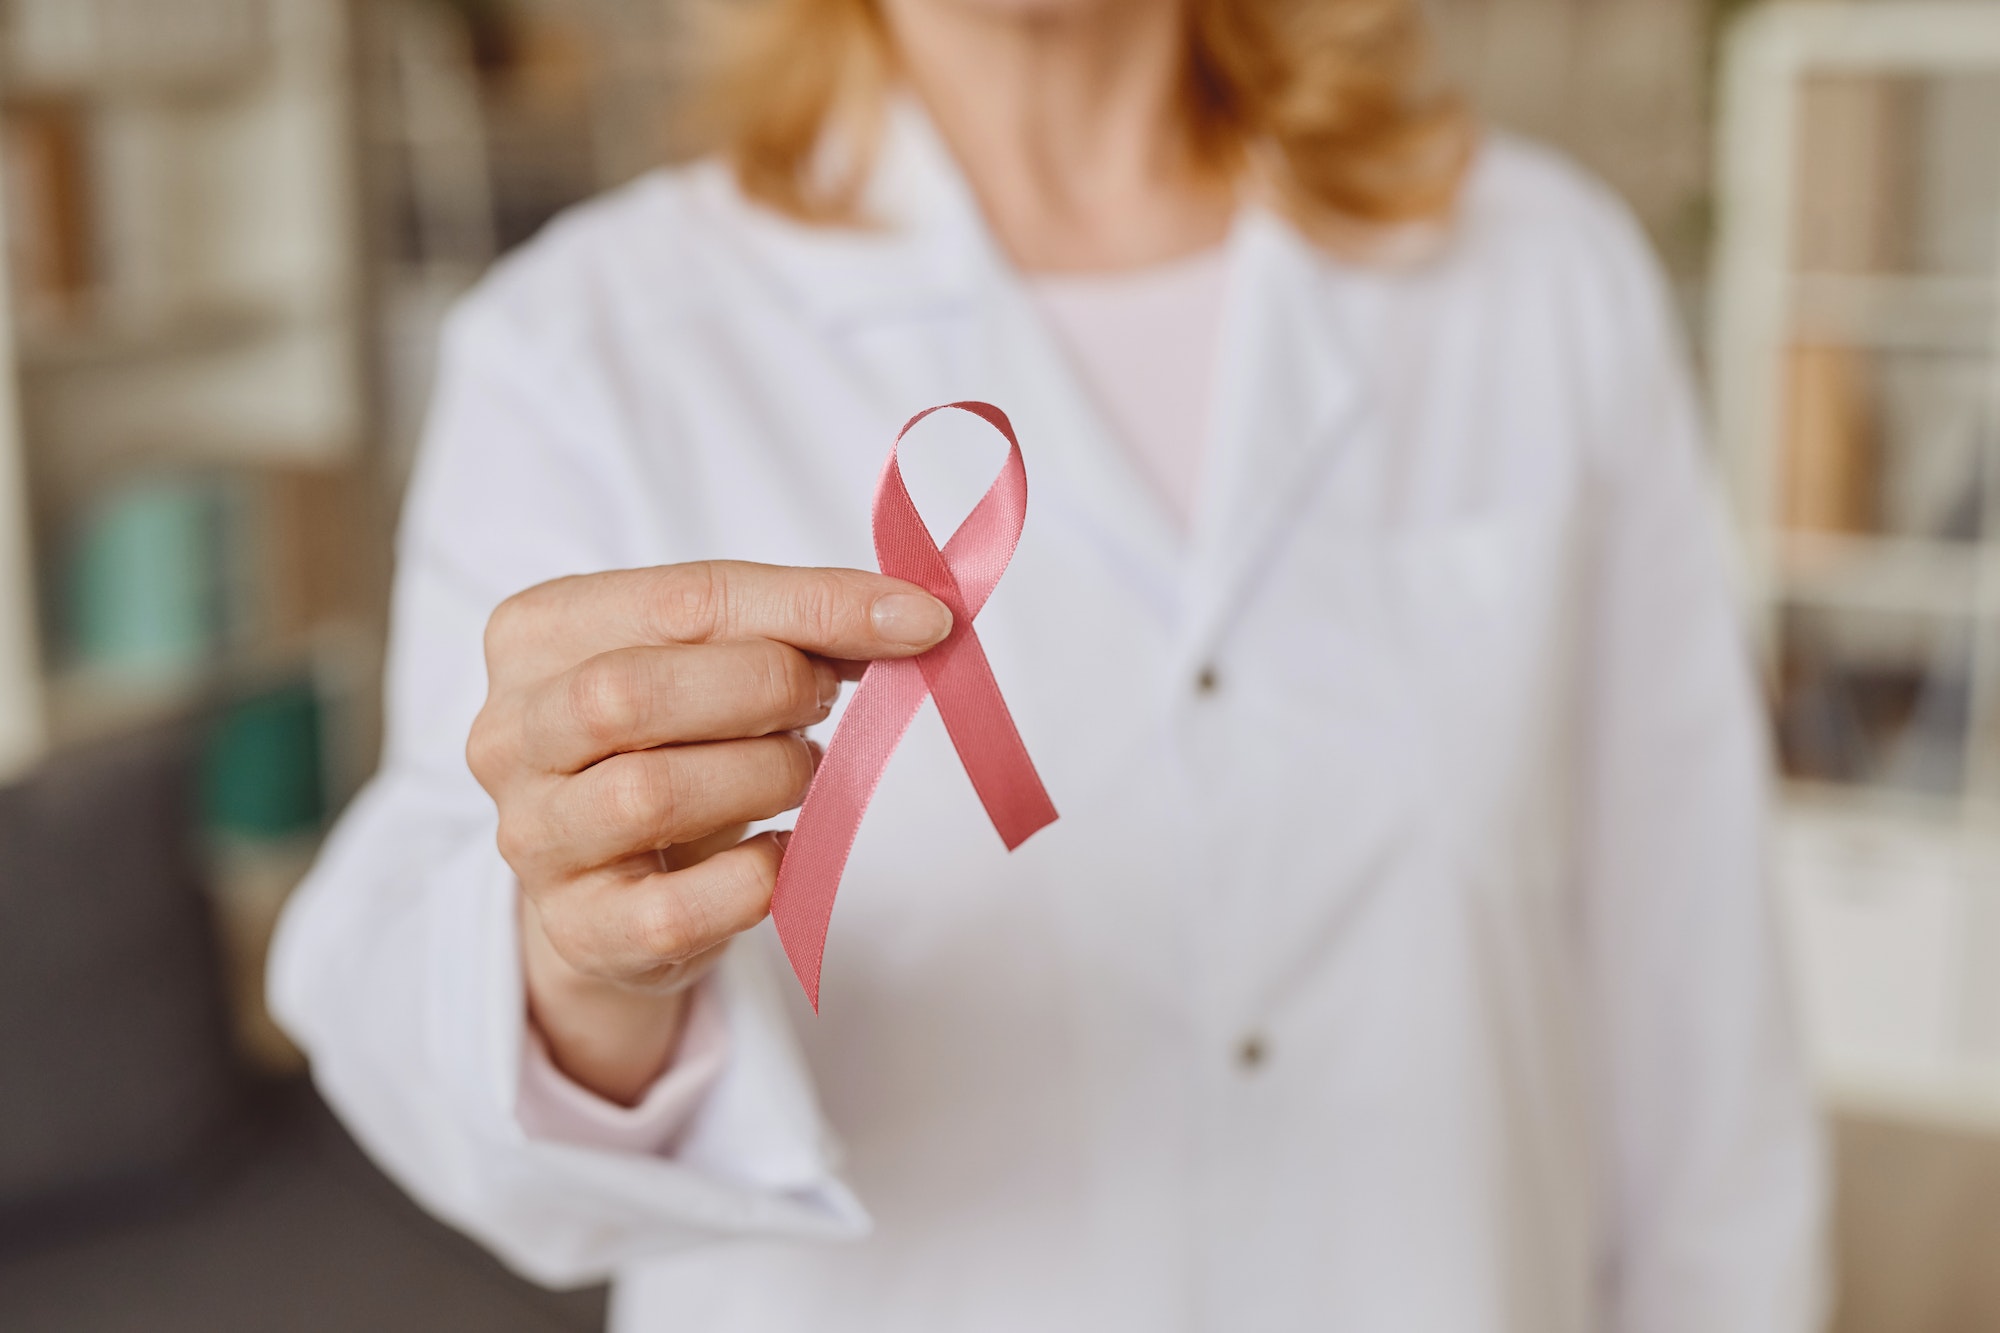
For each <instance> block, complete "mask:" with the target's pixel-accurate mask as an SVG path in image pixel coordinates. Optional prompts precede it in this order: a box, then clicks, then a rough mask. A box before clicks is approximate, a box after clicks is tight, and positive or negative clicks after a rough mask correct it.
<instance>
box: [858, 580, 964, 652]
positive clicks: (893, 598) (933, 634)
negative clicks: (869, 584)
mask: <svg viewBox="0 0 2000 1333" xmlns="http://www.w3.org/2000/svg"><path fill="white" fill-rule="evenodd" d="M870 617H871V618H872V619H873V620H874V622H875V633H876V634H877V635H879V636H880V637H881V639H882V641H883V642H885V643H899V644H905V645H907V646H909V647H912V648H928V647H929V646H930V645H931V644H934V643H936V642H938V641H939V640H941V639H942V638H944V636H945V635H947V634H949V633H951V612H950V611H949V610H947V609H946V607H945V604H944V603H943V602H940V601H939V600H938V599H937V598H935V597H926V596H925V595H924V594H922V593H920V592H892V593H888V594H886V595H884V596H881V597H877V598H876V599H875V606H874V608H873V610H872V611H871V612H870Z"/></svg>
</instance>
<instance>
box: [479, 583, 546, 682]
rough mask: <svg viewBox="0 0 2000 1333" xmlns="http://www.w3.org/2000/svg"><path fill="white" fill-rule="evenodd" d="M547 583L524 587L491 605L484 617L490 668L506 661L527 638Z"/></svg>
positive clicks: (538, 612)
mask: <svg viewBox="0 0 2000 1333" xmlns="http://www.w3.org/2000/svg"><path fill="white" fill-rule="evenodd" d="M549 586H550V585H548V584H546V583H538V584H536V585H535V586H534V587H532V588H523V589H522V590H521V591H520V592H517V593H515V594H514V595H513V596H511V597H509V598H507V599H506V600H505V601H503V602H501V603H500V605H498V606H496V607H494V608H493V614H492V615H490V616H488V617H487V618H486V635H485V648H486V663H487V666H488V668H489V669H490V668H492V667H493V666H494V665H495V664H497V663H502V662H505V661H506V660H507V659H508V658H509V657H510V656H512V655H513V653H514V652H515V650H516V649H517V648H518V647H520V646H521V645H522V644H523V643H524V642H525V641H526V640H527V638H528V637H529V635H530V634H531V633H532V630H533V626H534V624H535V622H536V620H537V619H539V617H540V608H541V604H542V602H543V600H544V598H545V596H546V594H545V592H544V590H545V589H546V588H548V587H549Z"/></svg>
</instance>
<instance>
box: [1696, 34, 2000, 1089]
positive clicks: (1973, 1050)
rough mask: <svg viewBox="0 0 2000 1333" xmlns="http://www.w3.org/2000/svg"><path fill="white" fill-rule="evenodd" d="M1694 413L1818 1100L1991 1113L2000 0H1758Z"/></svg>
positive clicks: (1998, 940) (1999, 528)
mask: <svg viewBox="0 0 2000 1333" xmlns="http://www.w3.org/2000/svg"><path fill="white" fill-rule="evenodd" d="M1721 116H1722V118H1721V125H1720V129H1721V133H1720V138H1719V153H1720V165H1719V175H1718V180H1717V187H1718V188H1717V196H1718V198H1717V203H1718V220H1719V224H1720V230H1719V232H1718V236H1717V243H1718V244H1717V253H1716V266H1715V274H1714V281H1713V285H1712V307H1711V314H1712V319H1713V324H1712V328H1711V332H1710V337H1709V340H1708V346H1707V353H1708V360H1709V368H1710V374H1711V381H1712V384H1713V388H1714V395H1715V407H1716V427H1717V429H1716V436H1717V442H1718V445H1719V447H1720V448H1721V450H1722V454H1723V463H1724V468H1725V472H1726V474H1727V476H1728V479H1729V481H1730V489H1731V492H1732V499H1733V502H1734V505H1735V508H1736V512H1737V516H1738V518H1739V520H1740V523H1741V531H1742V536H1743V543H1742V545H1743V549H1744V551H1745V553H1746V556H1747V560H1746V574H1747V579H1746V582H1745V587H1744V594H1745V597H1746V600H1747V603H1748V607H1749V611H1750V613H1751V615H1752V617H1753V620H1754V623H1755V624H1756V626H1757V629H1758V632H1759V637H1760V641H1761V645H1762V647H1763V649H1764V654H1765V660H1766V664H1767V668H1768V684H1769V690H1770V695H1771V699H1772V706H1773V713H1774V722H1775V728H1776V732H1777V735H1778V740H1779V749H1780V751H1781V754H1782V756H1783V761H1784V764H1785V768H1786V773H1787V787H1786V793H1787V794H1786V800H1785V809H1784V812H1783V815H1782V818H1781V823H1780V828H1779V836H1778V838H1777V841H1776V862H1777V867H1776V870H1777V879H1778V883H1779V886H1780V891H1781V893H1782V896H1783V902H1784V908H1785V919H1786V922H1787V925H1788V927H1789V933H1790V939H1791V943H1792V946H1793V951H1792V952H1793V963H1794V970H1795V973H1796V975H1797V977H1798V980H1799V987H1800V995H1801V1012H1802V1013H1803V1015H1804V1018H1805V1022H1806V1027H1807V1035H1808V1039H1809V1043H1810V1047H1811V1050H1812V1052H1813V1057H1814V1061H1815V1064H1816V1066H1817V1069H1818V1072H1819V1075H1820V1077H1821V1079H1822V1081H1823V1083H1824V1084H1825V1086H1826V1087H1827V1089H1828V1090H1829V1092H1830V1093H1831V1094H1832V1095H1833V1096H1834V1097H1835V1098H1836V1099H1837V1100H1840V1101H1844V1102H1847V1103H1855V1104H1865V1105H1867V1106H1869V1107H1871V1108H1874V1109H1899V1110H1903V1111H1907V1112H1910V1113H1917V1114H1944V1115H1949V1116H1952V1117H1954V1118H1958V1119H1972V1120H1977V1121H1981V1122H1991V1123H1993V1124H1995V1125H2000V985H1996V983H1995V982H1994V981H1993V980H1992V979H1991V978H1993V977H1995V976H2000V911H1996V909H1995V905H1994V904H1995V901H1996V899H2000V854H1996V846H2000V152H1996V151H1995V144H1996V132H2000V6H1996V5H1992V4H1986V3H1976V2H1973V0H1957V2H1953V3H1930V2H1926V0H1910V2H1907V3H1904V2H1897V0H1861V2H1858V3H1845V4H1834V3H1775V4H1766V5H1763V6H1760V7H1757V8H1755V9H1752V10H1750V11H1749V12H1748V13H1747V14H1746V15H1745V16H1744V17H1743V18H1742V19H1741V20H1740V21H1739V22H1738V23H1737V24H1736V25H1735V26H1734V27H1733V29H1732V30H1731V32H1730V34H1729V36H1728V40H1727V44H1726V49H1725V63H1724V77H1723V84H1722V97H1721Z"/></svg>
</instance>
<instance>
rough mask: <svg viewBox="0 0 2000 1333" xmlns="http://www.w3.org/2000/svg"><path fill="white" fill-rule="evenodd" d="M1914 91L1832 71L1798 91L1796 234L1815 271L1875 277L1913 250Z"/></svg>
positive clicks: (1901, 82)
mask: <svg viewBox="0 0 2000 1333" xmlns="http://www.w3.org/2000/svg"><path fill="white" fill-rule="evenodd" d="M1918 107H1919V89H1918V88H1917V87H1916V86H1915V83H1914V81H1913V80H1911V79H1908V78H1897V77H1883V76H1871V75H1867V74H1850V73H1835V74H1825V75H1818V76H1815V77H1813V78H1810V79H1808V80H1806V82H1805V84H1804V86H1803V88H1802V89H1801V90H1800V108H1799V116H1800V131H1801V132H1800V143H1799V156H1798V164H1797V170H1798V175H1799V179H1798V184H1797V186H1796V189H1797V191H1798V195H1797V199H1798V205H1797V209H1796V213H1795V223H1796V226H1797V228H1798V234H1797V236H1796V237H1795V238H1794V240H1793V242H1792V244H1793V249H1794V252H1795V253H1796V255H1797V256H1798V265H1799V267H1800V268H1801V269H1804V270H1805V271H1807V272H1811V273H1881V272H1890V271H1894V270H1896V269H1900V268H1902V267H1904V266H1905V265H1906V264H1907V263H1908V260H1909V255H1910V252H1911V231H1912V224H1913V219H1912V218H1911V216H1910V213H1911V206H1912V203H1913V201H1914V199H1915V198H1916V194H1917V189H1916V182H1917V173H1918V136H1917V128H1918V119H1917V112H1918Z"/></svg>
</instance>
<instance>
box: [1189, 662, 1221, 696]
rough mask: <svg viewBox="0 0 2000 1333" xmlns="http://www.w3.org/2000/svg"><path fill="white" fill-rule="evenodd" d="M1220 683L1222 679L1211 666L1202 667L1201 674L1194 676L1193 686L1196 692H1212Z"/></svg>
mask: <svg viewBox="0 0 2000 1333" xmlns="http://www.w3.org/2000/svg"><path fill="white" fill-rule="evenodd" d="M1221 684H1222V681H1221V680H1220V678H1218V677H1217V676H1216V674H1215V668H1214V667H1212V666H1205V667H1203V668H1202V669H1201V674H1200V675H1198V676H1196V677H1195V678H1194V688H1195V693H1197V694H1214V693H1215V691H1216V688H1217V687H1218V686H1220V685H1221Z"/></svg>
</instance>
